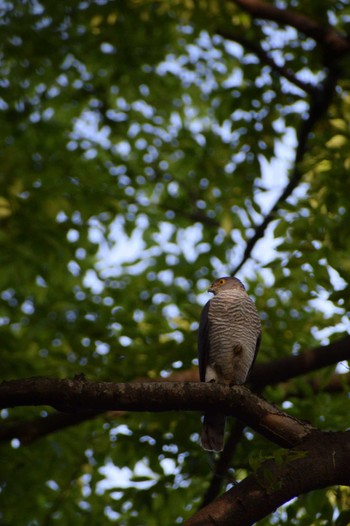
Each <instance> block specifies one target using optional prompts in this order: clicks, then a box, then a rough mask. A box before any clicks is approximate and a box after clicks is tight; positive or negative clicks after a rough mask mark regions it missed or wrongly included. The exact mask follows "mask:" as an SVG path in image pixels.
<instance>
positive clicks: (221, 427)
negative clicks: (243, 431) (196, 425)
mask: <svg viewBox="0 0 350 526" xmlns="http://www.w3.org/2000/svg"><path fill="white" fill-rule="evenodd" d="M225 422H226V416H225V415H222V414H220V413H205V414H204V418H203V424H202V437H201V446H202V448H203V449H206V450H207V451H222V450H223V449H224V434H225Z"/></svg>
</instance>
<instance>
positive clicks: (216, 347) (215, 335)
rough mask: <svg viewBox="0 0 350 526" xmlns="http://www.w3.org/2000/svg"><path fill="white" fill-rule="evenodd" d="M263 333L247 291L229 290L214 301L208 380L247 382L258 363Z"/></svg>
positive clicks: (209, 337)
mask: <svg viewBox="0 0 350 526" xmlns="http://www.w3.org/2000/svg"><path fill="white" fill-rule="evenodd" d="M260 333H261V325H260V319H259V316H258V313H257V311H256V308H255V305H254V303H253V301H252V300H251V299H250V298H249V296H248V295H247V293H246V292H245V290H237V289H229V290H225V291H222V292H221V293H220V294H218V295H217V296H215V297H214V298H212V299H211V300H210V302H209V309H208V339H209V342H208V344H209V345H208V347H209V349H208V351H209V352H208V361H207V371H206V372H207V376H206V381H212V380H214V381H217V382H220V383H233V384H241V383H244V382H245V381H246V379H247V376H248V374H249V371H250V369H251V367H252V365H253V363H254V359H255V355H256V351H257V346H258V340H259V337H260ZM211 376H212V378H211Z"/></svg>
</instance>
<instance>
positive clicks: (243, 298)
mask: <svg viewBox="0 0 350 526" xmlns="http://www.w3.org/2000/svg"><path fill="white" fill-rule="evenodd" d="M208 292H211V293H213V294H214V297H213V298H211V299H210V300H209V301H208V302H207V303H206V304H205V305H204V307H203V310H202V313H201V317H200V322H199V329H198V362H199V376H200V380H201V382H216V383H219V384H226V385H239V384H243V383H245V381H246V380H247V377H248V375H249V372H250V370H251V368H252V366H253V364H254V361H255V358H256V355H257V352H258V350H259V346H260V341H261V322H260V318H259V314H258V312H257V309H256V307H255V304H254V302H253V300H252V299H251V298H250V297H249V296H248V294H247V292H246V289H245V287H244V285H243V283H242V282H241V281H240V280H239V279H237V278H235V277H228V276H224V277H222V278H219V279H216V280H215V281H214V282H213V283H212V284H211V286H210V287H209V289H208ZM225 423H226V416H225V415H224V414H222V413H220V411H218V412H216V411H208V412H205V414H204V417H203V423H202V434H201V446H202V447H203V449H205V450H207V451H213V452H219V451H222V450H223V447H224V434H225Z"/></svg>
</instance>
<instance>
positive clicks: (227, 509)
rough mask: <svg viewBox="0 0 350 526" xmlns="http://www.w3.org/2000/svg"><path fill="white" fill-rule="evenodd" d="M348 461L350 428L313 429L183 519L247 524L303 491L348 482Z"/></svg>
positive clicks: (204, 524) (191, 523) (194, 524)
mask: <svg viewBox="0 0 350 526" xmlns="http://www.w3.org/2000/svg"><path fill="white" fill-rule="evenodd" d="M276 457H277V455H276ZM320 458H322V462H320ZM349 463H350V432H348V431H346V432H343V433H328V432H321V431H319V430H314V431H313V432H311V433H310V434H309V436H308V437H307V439H306V440H305V441H304V442H303V443H302V444H301V445H300V446H298V447H296V448H294V449H293V450H291V451H289V452H286V453H285V454H282V455H281V456H278V458H276V459H273V460H268V461H266V462H264V463H263V464H262V466H261V467H260V468H259V469H258V470H257V471H256V473H254V474H253V475H251V476H249V477H247V478H245V479H244V480H243V481H242V482H240V483H239V484H237V485H236V486H234V487H233V488H232V489H230V490H229V491H227V492H226V493H224V495H222V496H221V497H220V498H218V499H217V500H215V501H213V502H212V503H211V504H209V505H208V506H206V507H205V508H203V509H201V510H199V511H198V512H197V513H196V514H195V515H193V516H192V517H191V518H190V519H189V520H188V521H186V523H185V524H186V525H187V526H199V525H200V526H213V524H216V525H220V526H225V525H227V526H228V525H232V524H239V526H250V525H252V524H255V522H256V521H258V520H260V519H262V518H263V517H266V516H267V515H269V514H270V513H272V512H273V511H275V510H276V508H278V507H279V506H281V505H282V504H284V503H285V502H288V500H290V499H292V498H293V497H295V496H298V495H301V494H302V493H306V492H308V491H311V490H314V489H320V488H325V487H327V486H331V485H334V484H342V485H350V472H349V469H348V466H349Z"/></svg>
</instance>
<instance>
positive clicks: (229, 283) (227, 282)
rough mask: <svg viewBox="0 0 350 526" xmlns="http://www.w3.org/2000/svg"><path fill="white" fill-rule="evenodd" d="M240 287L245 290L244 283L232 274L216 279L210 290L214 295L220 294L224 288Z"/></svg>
mask: <svg viewBox="0 0 350 526" xmlns="http://www.w3.org/2000/svg"><path fill="white" fill-rule="evenodd" d="M229 289H239V290H245V287H244V285H243V283H241V282H240V281H239V279H237V278H231V277H230V276H224V277H223V278H219V279H216V280H215V281H213V283H212V284H211V285H210V287H209V289H208V292H212V293H213V294H214V295H215V294H218V293H219V292H221V291H222V290H229Z"/></svg>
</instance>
